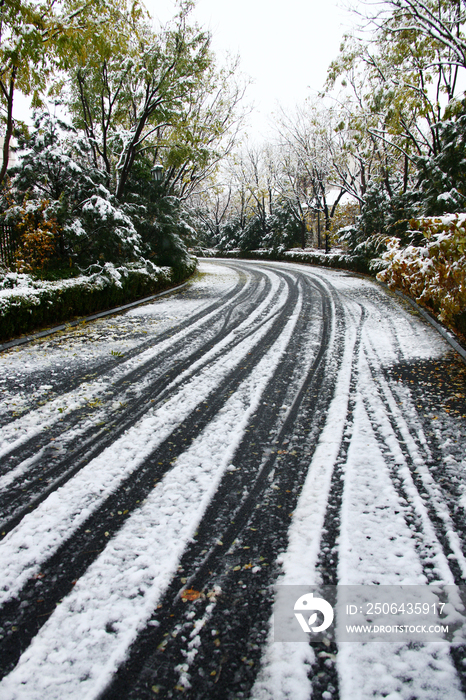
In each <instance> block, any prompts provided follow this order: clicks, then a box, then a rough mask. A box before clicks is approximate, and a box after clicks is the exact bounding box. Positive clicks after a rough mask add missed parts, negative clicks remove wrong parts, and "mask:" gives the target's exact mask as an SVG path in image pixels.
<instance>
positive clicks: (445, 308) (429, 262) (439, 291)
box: [377, 213, 466, 325]
mask: <svg viewBox="0 0 466 700" xmlns="http://www.w3.org/2000/svg"><path fill="white" fill-rule="evenodd" d="M410 223H411V229H412V230H413V232H417V233H420V234H422V236H423V237H424V240H423V241H422V243H421V244H420V245H417V246H416V245H410V246H407V247H406V248H401V247H400V241H399V239H397V238H391V239H388V241H387V247H388V250H387V252H386V253H384V254H383V256H382V258H383V259H384V261H385V262H386V263H387V268H386V269H385V270H383V271H382V272H379V274H378V275H377V277H378V279H379V280H381V281H382V282H386V284H388V286H389V287H391V288H392V289H394V288H398V289H400V290H401V291H403V292H405V293H406V294H407V295H408V296H410V297H412V298H414V299H415V300H416V301H417V302H419V303H420V304H422V305H424V306H427V307H429V308H431V309H433V310H434V311H435V312H436V313H438V315H439V319H440V320H441V321H442V322H444V323H445V324H447V325H451V324H452V323H453V324H454V320H455V317H458V316H459V315H461V314H463V313H465V312H466V213H464V214H447V215H445V216H439V217H426V218H420V219H416V220H412V221H411V222H410Z"/></svg>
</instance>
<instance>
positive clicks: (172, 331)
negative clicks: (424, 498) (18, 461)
mask: <svg viewBox="0 0 466 700" xmlns="http://www.w3.org/2000/svg"><path fill="white" fill-rule="evenodd" d="M227 267H228V268H230V269H232V270H234V271H235V272H236V273H239V280H238V282H237V283H236V284H235V285H234V286H233V289H231V290H229V291H226V292H225V293H224V294H222V297H221V299H217V300H215V301H213V302H210V303H209V302H206V303H205V304H204V305H203V306H202V307H201V309H200V310H198V311H196V312H195V313H193V314H192V315H190V316H189V317H188V318H187V319H186V320H184V321H181V322H179V323H177V324H176V327H174V328H173V327H171V328H169V329H167V330H166V331H164V332H162V333H160V334H158V335H157V336H156V337H155V338H147V339H145V340H144V341H143V342H141V343H139V344H138V345H137V346H136V347H134V348H131V349H129V350H127V351H126V352H125V353H124V357H113V358H112V359H108V358H107V357H105V358H104V359H103V358H101V357H99V358H98V359H97V360H96V361H95V362H94V364H92V365H91V366H89V365H86V367H85V368H82V367H80V366H79V365H78V366H77V367H76V368H73V367H66V368H65V369H66V371H62V372H61V375H60V374H58V376H57V373H55V372H54V373H53V375H52V372H51V371H50V370H45V371H44V370H38V371H36V372H34V371H33V372H31V373H29V375H28V383H29V384H31V385H34V386H36V385H42V384H44V383H45V384H50V382H53V387H51V388H52V389H53V393H54V398H55V399H60V398H62V397H63V396H64V395H68V394H69V392H70V391H73V390H76V389H77V388H78V387H79V386H80V385H81V384H82V383H83V382H85V381H86V380H88V379H89V378H94V377H96V376H103V375H106V374H108V373H114V372H115V369H118V367H119V366H120V365H126V364H128V362H129V361H131V360H136V359H137V358H138V357H139V356H140V355H144V354H146V353H147V352H150V350H151V349H152V348H153V347H154V345H159V344H160V343H162V342H164V341H166V340H170V339H171V338H173V336H176V335H177V334H179V333H181V332H182V331H188V332H189V331H190V330H191V328H192V327H193V326H195V325H197V323H198V322H199V321H201V322H202V321H203V320H204V319H206V317H210V316H212V315H215V312H217V311H218V312H220V313H221V311H222V307H224V306H226V305H227V304H228V303H233V302H234V300H235V297H236V298H237V300H238V298H239V297H244V296H245V293H246V288H247V287H248V285H249V283H251V281H252V280H253V279H254V278H257V272H256V271H254V270H250V269H249V270H248V269H247V268H244V267H241V266H240V265H238V264H227ZM248 278H249V282H248ZM174 296H176V298H178V299H180V298H184V297H187V298H189V297H190V291H189V290H188V291H186V290H184V291H183V292H181V293H178V292H175V293H174ZM169 298H170V297H169V296H166V297H165V298H164V299H163V301H167V300H168V299H169ZM154 303H157V302H151V305H153V304H154ZM88 325H91V324H88ZM74 330H76V329H74ZM71 333H72V337H73V333H74V331H71ZM52 340H53V337H52ZM48 342H50V339H47V343H48ZM61 369H63V368H61ZM4 388H5V389H7V390H9V389H10V390H13V391H14V390H15V386H14V383H13V380H12V379H10V380H9V381H8V380H7V381H6V382H5V385H4ZM34 410H37V409H34V408H30V409H27V410H26V411H24V412H23V413H22V416H21V417H22V418H23V417H25V416H27V415H28V414H29V413H31V412H33V411H34ZM5 418H6V420H5ZM8 418H9V416H7V415H5V414H4V415H2V416H1V419H0V427H2V428H3V430H5V427H6V426H8V425H10V424H11V423H12V422H18V421H16V420H15V418H14V417H11V420H8Z"/></svg>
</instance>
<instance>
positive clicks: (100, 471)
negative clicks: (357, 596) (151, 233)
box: [0, 260, 466, 700]
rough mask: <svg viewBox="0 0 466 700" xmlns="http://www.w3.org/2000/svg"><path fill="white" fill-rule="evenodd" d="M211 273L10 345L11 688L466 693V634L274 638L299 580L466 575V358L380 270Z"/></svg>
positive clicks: (3, 490)
mask: <svg viewBox="0 0 466 700" xmlns="http://www.w3.org/2000/svg"><path fill="white" fill-rule="evenodd" d="M199 270H200V272H199V274H198V275H197V277H196V279H195V280H194V281H193V282H192V284H191V285H190V286H189V287H188V288H186V289H184V290H183V291H182V292H178V293H174V294H173V295H170V296H167V297H161V298H160V299H158V300H156V301H155V302H151V303H149V304H146V305H144V306H141V307H137V308H136V309H133V310H131V311H129V312H127V313H125V314H122V315H119V316H115V317H110V318H107V319H105V320H104V319H102V320H100V321H97V322H93V323H92V324H88V325H83V326H80V327H78V328H75V329H72V330H71V329H70V330H68V331H65V332H62V333H59V334H55V335H52V336H50V337H49V338H47V339H42V340H40V341H36V342H35V343H34V344H30V345H28V346H25V347H22V348H21V349H17V350H11V351H8V352H5V353H3V354H2V355H1V356H0V366H1V372H0V377H1V380H0V381H1V386H2V389H3V397H4V398H3V402H2V405H1V411H0V420H1V425H2V430H1V437H0V518H1V522H0V532H1V540H0V562H1V569H0V606H1V607H0V670H1V677H2V680H1V682H0V699H1V700H15V699H18V700H44V699H45V698H46V699H47V700H64V699H65V698H66V699H67V700H91V699H94V698H95V699H97V698H99V700H117V699H118V700H121V699H122V698H124V699H125V700H126V699H128V700H145V699H146V698H147V699H149V698H152V699H153V698H156V697H161V698H178V697H179V698H189V699H191V698H192V699H196V700H197V699H199V700H202V699H204V698H209V699H210V698H219V699H222V700H226V699H232V700H233V699H236V698H252V699H254V700H266V699H270V700H282V699H283V700H284V699H285V698H287V699H289V700H301V699H303V700H308V698H310V697H311V694H312V698H323V700H332V698H333V699H335V700H337V698H341V699H342V700H366V699H368V698H382V697H384V698H389V700H402V699H406V700H410V699H414V698H422V699H426V700H438V699H439V698H451V699H453V700H456V698H466V665H465V663H464V662H463V659H464V657H465V654H464V649H463V648H461V647H457V648H452V649H451V650H450V649H449V646H448V644H445V643H438V644H434V643H430V644H427V643H425V644H417V645H414V646H413V645H410V644H407V643H397V644H395V643H392V644H383V645H380V644H363V643H353V644H347V645H345V646H343V647H342V648H341V649H338V648H337V647H336V646H334V647H330V648H329V647H326V646H325V645H321V646H320V647H319V646H318V645H313V646H307V645H303V644H290V643H275V642H273V637H272V632H271V616H272V602H273V586H274V584H276V583H277V582H278V583H281V584H314V583H321V584H331V585H336V584H337V583H340V584H426V583H432V582H434V581H436V582H438V581H441V582H443V583H445V584H453V583H456V584H461V583H464V579H465V578H466V558H465V555H466V526H465V519H464V512H465V508H466V457H465V452H464V444H465V438H466V400H465V392H466V373H465V367H464V365H462V364H461V363H459V362H458V361H457V360H456V359H455V358H454V356H453V354H452V353H451V352H450V351H451V348H450V347H449V346H448V345H447V344H446V343H445V341H444V340H443V339H442V338H441V337H440V336H439V335H438V333H437V332H436V331H435V330H434V329H433V328H432V327H430V326H429V325H428V324H427V323H426V322H425V321H424V320H423V319H422V318H421V317H419V316H418V315H417V314H416V313H415V312H413V310H412V309H411V308H410V307H408V305H405V304H404V303H403V302H401V301H400V300H399V299H395V298H394V297H392V296H391V295H388V294H387V293H386V292H385V291H383V290H382V289H381V288H380V287H378V286H377V285H376V284H375V283H373V282H371V281H369V280H365V279H360V278H358V277H356V276H352V275H350V274H347V273H344V272H337V271H325V270H321V269H319V270H317V269H313V268H310V267H305V266H300V265H292V264H279V263H249V262H243V261H218V260H216V261H205V262H202V263H201V264H200V267H199ZM381 647H383V652H382V651H381Z"/></svg>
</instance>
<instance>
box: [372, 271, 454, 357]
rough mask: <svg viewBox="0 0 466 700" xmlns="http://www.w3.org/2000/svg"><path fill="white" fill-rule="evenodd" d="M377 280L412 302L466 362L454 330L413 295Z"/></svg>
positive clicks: (382, 285)
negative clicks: (449, 328) (437, 318)
mask: <svg viewBox="0 0 466 700" xmlns="http://www.w3.org/2000/svg"><path fill="white" fill-rule="evenodd" d="M375 281H376V282H377V284H380V286H381V287H385V289H388V290H389V291H390V292H394V293H395V294H396V295H397V296H398V297H400V298H401V299H404V301H407V302H408V304H411V306H412V307H413V308H414V309H416V311H418V312H419V313H420V314H421V316H423V317H424V318H425V319H426V321H428V322H429V323H430V324H431V326H433V327H434V328H435V329H436V330H437V331H438V332H439V333H440V335H442V336H443V337H444V338H445V340H446V341H447V343H449V344H450V345H451V347H452V348H453V349H454V350H455V352H457V353H458V355H460V357H461V359H462V360H463V362H464V363H466V350H465V349H464V348H463V347H462V346H461V345H460V344H459V343H458V341H457V340H456V338H455V335H454V333H453V331H448V330H447V329H446V328H444V327H443V326H442V325H441V324H440V323H439V322H438V321H437V320H436V319H435V318H434V317H433V316H431V315H430V313H429V312H428V311H426V310H425V309H424V308H422V306H419V304H418V303H417V302H415V301H414V299H411V297H408V296H406V294H404V293H403V292H400V291H399V290H398V289H391V288H390V287H389V286H388V284H385V282H381V281H380V280H378V279H376V278H375Z"/></svg>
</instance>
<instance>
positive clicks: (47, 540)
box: [0, 287, 297, 672]
mask: <svg viewBox="0 0 466 700" xmlns="http://www.w3.org/2000/svg"><path fill="white" fill-rule="evenodd" d="M293 290H294V291H293ZM291 291H292V292H293V293H292V294H291V296H290V297H289V298H288V300H287V302H286V303H285V304H284V305H283V306H282V309H281V311H280V314H279V315H278V316H277V317H276V318H273V317H272V318H271V319H270V320H269V324H268V328H267V327H264V328H261V324H259V330H260V336H259V338H258V339H254V338H253V337H252V338H251V337H250V334H247V337H246V339H245V340H246V341H248V343H249V344H248V345H247V346H246V347H245V349H244V351H243V353H242V355H241V357H238V358H237V359H236V360H235V361H234V362H233V365H232V367H233V368H234V366H235V365H236V364H237V363H238V362H239V361H241V364H242V365H243V366H242V368H241V369H239V370H238V369H236V370H235V369H231V367H230V365H229V363H228V359H227V355H226V356H224V357H222V358H221V359H220V360H219V361H218V364H219V369H220V372H221V376H222V374H223V375H225V378H224V379H223V381H222V383H221V384H220V385H219V386H217V385H216V383H215V381H214V378H213V377H212V376H210V375H211V374H212V368H211V369H210V372H209V381H206V378H205V377H203V376H202V375H200V376H199V377H196V379H195V386H197V387H199V388H198V389H197V391H199V389H200V390H201V392H202V396H201V399H202V397H204V398H205V397H207V396H208V395H209V394H210V392H211V391H214V392H215V393H216V396H214V397H213V398H212V399H209V403H208V405H207V403H205V405H201V404H200V403H199V397H197V398H196V395H195V392H194V391H193V387H192V386H191V387H190V386H189V385H188V386H187V387H185V389H184V394H185V397H186V398H185V401H186V402H187V404H188V407H187V408H185V409H184V415H182V414H181V412H180V404H179V396H175V397H172V401H171V403H172V404H173V407H174V409H175V408H176V418H175V417H174V415H173V416H170V414H168V415H169V417H168V418H167V417H166V416H165V419H164V418H163V415H164V414H166V413H167V411H168V409H169V403H170V402H167V403H166V404H165V405H164V408H163V409H162V410H161V412H160V411H159V422H160V421H161V422H162V424H163V423H164V422H165V433H166V437H165V438H164V440H163V441H162V442H161V444H159V445H158V447H157V449H156V451H155V452H153V453H152V454H151V455H150V458H149V459H148V460H146V461H144V460H143V461H142V463H141V464H140V465H139V467H138V466H137V464H136V465H134V466H133V465H131V462H129V465H128V461H129V455H128V454H127V455H125V456H124V461H123V463H122V464H121V465H120V466H119V465H114V464H112V466H111V467H109V466H108V462H109V460H108V459H107V458H106V456H105V453H104V454H103V455H102V456H101V458H99V459H100V462H99V465H97V463H96V461H95V460H94V461H93V462H91V463H90V465H88V467H86V468H85V469H83V470H82V471H81V472H80V473H79V474H78V475H76V477H75V481H76V480H81V481H82V478H81V477H83V478H84V479H87V481H86V480H84V481H83V486H82V487H81V489H80V491H79V490H77V487H76V484H75V483H74V482H72V483H71V484H70V489H68V490H69V493H70V495H69V496H67V492H66V491H64V488H66V487H62V489H60V491H59V492H58V494H57V499H58V500H57V499H55V498H54V494H52V496H50V497H49V499H47V501H45V503H44V504H43V506H42V507H41V508H42V510H43V511H44V515H45V518H46V519H48V522H47V520H45V521H44V522H45V525H42V520H40V519H37V512H36V513H32V514H31V515H29V516H27V518H26V521H25V525H24V526H21V525H20V526H19V527H18V528H17V530H16V531H14V532H12V533H11V537H10V539H8V540H4V541H3V543H2V544H0V555H1V556H2V557H3V560H4V561H5V563H6V565H7V567H6V569H7V571H8V577H7V578H5V576H6V573H7V571H5V572H4V575H3V577H2V574H1V572H0V600H1V599H2V598H3V600H4V601H7V600H8V599H9V598H11V596H12V595H17V592H18V591H19V590H20V588H21V586H23V585H25V589H24V591H23V597H26V598H27V597H32V596H33V592H34V589H35V587H36V586H37V581H36V580H35V579H34V576H36V575H37V574H38V573H39V566H40V567H41V571H40V574H41V576H43V575H44V572H46V576H45V579H41V580H42V582H43V584H44V585H43V588H42V589H41V598H40V600H41V601H42V602H41V614H42V615H43V618H42V620H41V623H45V621H46V614H45V613H43V612H42V611H44V610H45V611H46V610H49V611H50V610H51V609H52V608H53V606H54V605H55V604H56V602H57V600H59V599H60V598H61V597H62V596H63V595H64V592H65V591H68V590H70V589H71V588H72V583H73V581H74V580H75V578H76V577H77V576H78V575H80V573H82V572H83V571H84V570H85V569H86V568H87V566H88V565H89V564H90V563H91V562H92V561H93V560H94V559H95V558H96V556H97V555H98V553H99V551H100V550H101V549H102V548H103V547H104V546H105V543H106V542H107V539H106V538H107V537H108V536H111V535H112V534H113V533H114V532H116V531H117V530H118V529H119V528H120V527H121V526H122V524H123V522H124V520H125V519H126V517H129V513H130V512H131V510H132V509H134V508H135V507H137V504H138V503H139V502H140V501H142V500H143V499H144V498H145V497H146V496H147V494H148V493H149V492H150V491H151V490H152V489H153V488H154V480H159V479H160V478H161V477H162V476H163V474H164V473H165V472H166V471H167V470H169V469H170V468H171V464H172V462H173V460H174V459H176V458H177V456H178V455H179V454H180V453H181V452H182V451H183V450H185V449H186V447H187V445H189V443H190V442H192V441H193V440H194V439H195V438H196V437H197V436H198V435H199V433H200V432H201V430H203V429H204V427H205V426H206V425H207V423H208V422H209V421H210V420H212V419H213V417H214V416H215V415H216V413H217V412H218V411H219V410H220V409H221V407H222V405H223V403H224V402H225V401H226V400H227V398H228V396H229V395H230V394H231V393H232V392H233V391H234V390H235V389H236V388H237V386H238V385H239V384H240V383H241V381H243V379H244V378H245V377H247V376H248V375H250V374H251V373H252V372H253V371H254V368H255V366H256V365H257V363H258V362H260V360H261V358H262V356H263V354H264V351H265V345H266V344H267V345H268V344H270V342H275V341H276V340H277V338H279V336H280V334H281V332H282V329H283V325H284V322H285V319H286V318H287V316H288V315H289V313H290V309H293V307H294V304H295V303H296V299H297V296H296V295H297V291H296V290H295V289H294V287H293V288H291ZM284 293H285V292H283V293H282V294H284ZM267 330H268V332H267V333H266V331H267ZM261 338H263V341H262V342H258V341H260V340H261ZM245 340H244V339H243V343H244V342H245ZM248 350H249V354H248V355H247V354H246V352H247V351H248ZM234 352H237V351H236V350H234ZM209 382H210V386H209ZM191 383H192V382H191ZM188 397H189V398H188ZM196 405H198V406H200V409H199V408H198V409H197V410H198V411H199V413H196V414H195V415H196V419H195V422H194V421H193V422H192V424H191V425H189V426H187V425H186V423H187V421H189V416H190V413H191V411H192V410H195V407H196ZM174 423H177V425H178V426H179V427H178V428H177V429H176V430H175V425H174ZM145 430H146V432H147V428H146V429H145ZM159 432H160V430H159ZM126 442H128V443H131V444H133V443H134V444H135V445H137V439H134V438H133V439H131V438H128V439H127V440H126ZM152 442H153V444H154V446H155V445H157V435H155V437H153V438H152ZM110 449H111V448H110ZM134 449H135V453H136V454H137V455H138V456H139V461H140V457H141V456H142V457H144V455H143V454H142V455H141V450H140V449H139V448H137V447H136V448H133V451H134ZM151 449H152V450H153V448H151ZM120 451H121V450H120ZM146 452H147V448H146ZM110 461H111V459H110ZM96 471H97V472H98V473H99V475H101V474H103V475H104V476H105V473H107V477H106V478H107V481H109V484H106V483H105V479H103V480H102V476H101V479H100V481H101V482H102V484H105V487H104V488H103V487H102V486H100V485H99V483H100V482H97V483H96V478H95V472H96ZM125 472H126V474H125ZM87 474H89V476H87ZM108 474H110V476H111V479H110V480H109V477H108ZM112 474H113V475H114V476H112ZM115 478H116V483H115V485H114V486H113V485H112V484H113V481H115ZM128 478H130V481H128ZM112 480H113V481H112ZM78 496H79V498H78ZM70 498H71V499H72V500H71V501H69V499H70ZM99 503H101V504H102V505H99ZM51 511H53V516H52V515H51ZM118 512H120V513H121V514H122V515H120V517H115V514H117V513H118ZM70 514H71V516H70ZM51 517H52V521H51V520H50V519H51ZM29 523H31V525H32V527H33V528H34V527H35V529H33V530H32V532H28V525H29ZM74 532H75V533H76V534H75V535H74V537H73V538H72V539H71V540H70V539H69V538H70V536H71V535H72V533H74ZM31 538H32V541H31ZM22 542H26V543H27V548H26V550H23V551H22V552H21V556H18V548H20V549H21V543H22ZM62 543H63V544H62ZM23 546H24V545H23ZM83 551H84V552H85V553H86V556H85V557H82V552H83ZM49 557H52V558H51V560H50V563H49V565H47V566H44V562H45V561H46V560H47V558H49ZM78 557H79V564H78V563H77V562H76V560H77V558H78ZM67 562H69V566H67V565H66V564H67ZM57 568H58V570H59V573H58V574H57V573H56V571H57ZM49 572H50V578H51V579H52V582H51V584H50V587H49V588H48V587H47V586H46V585H45V584H46V583H47V579H48V574H49ZM54 572H55V575H54ZM27 581H29V583H26V582H27ZM2 590H3V591H5V592H4V593H3V595H2ZM36 608H37V606H34V605H32V606H31V607H30V608H29V607H28V608H26V609H24V608H23V607H22V600H21V599H18V600H14V601H12V602H11V603H8V602H6V604H5V605H4V606H3V611H2V613H3V619H5V618H6V619H9V620H10V621H11V620H15V621H16V624H14V625H13V626H14V627H15V628H17V632H18V633H17V634H15V635H13V638H10V639H9V640H8V643H7V644H6V647H5V644H3V645H2V643H1V642H0V651H1V654H0V667H3V672H5V670H6V669H8V668H10V666H11V665H12V664H14V663H15V660H16V658H17V657H18V655H19V653H21V651H22V650H23V649H24V647H25V645H27V643H28V641H29V639H30V637H31V634H32V633H33V632H34V629H35V624H36V623H35V617H36V614H37V610H36ZM4 641H5V640H4Z"/></svg>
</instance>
